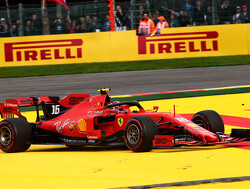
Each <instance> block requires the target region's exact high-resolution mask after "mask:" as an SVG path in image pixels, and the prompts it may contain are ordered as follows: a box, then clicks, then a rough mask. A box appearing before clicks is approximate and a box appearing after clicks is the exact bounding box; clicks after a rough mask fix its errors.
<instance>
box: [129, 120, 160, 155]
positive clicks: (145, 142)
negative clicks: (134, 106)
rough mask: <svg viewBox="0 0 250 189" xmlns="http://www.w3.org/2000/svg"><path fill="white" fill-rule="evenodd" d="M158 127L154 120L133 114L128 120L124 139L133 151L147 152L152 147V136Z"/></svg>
mask: <svg viewBox="0 0 250 189" xmlns="http://www.w3.org/2000/svg"><path fill="white" fill-rule="evenodd" d="M157 132H158V129H157V126H156V123H155V121H154V120H153V119H152V118H150V117H147V116H135V117H132V118H131V119H129V120H128V122H127V124H126V127H125V130H124V140H125V143H126V145H127V147H128V148H129V149H131V150H132V151H134V152H148V151H150V150H152V148H153V140H154V136H155V135H156V134H157Z"/></svg>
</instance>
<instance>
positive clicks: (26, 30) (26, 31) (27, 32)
mask: <svg viewBox="0 0 250 189" xmlns="http://www.w3.org/2000/svg"><path fill="white" fill-rule="evenodd" d="M24 35H26V36H29V35H31V21H30V20H27V22H26V26H25V28H24Z"/></svg>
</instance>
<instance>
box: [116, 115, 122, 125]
mask: <svg viewBox="0 0 250 189" xmlns="http://www.w3.org/2000/svg"><path fill="white" fill-rule="evenodd" d="M117 121H118V125H119V126H120V127H121V126H122V125H123V118H122V117H119V118H118V119H117Z"/></svg>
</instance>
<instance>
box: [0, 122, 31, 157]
mask: <svg viewBox="0 0 250 189" xmlns="http://www.w3.org/2000/svg"><path fill="white" fill-rule="evenodd" d="M31 142H32V128H31V126H30V125H29V123H28V122H27V121H26V120H25V119H21V118H11V119H5V120H3V121H1V122H0V149H1V150H2V151H4V152H8V153H11V152H24V151H26V150H28V149H29V147H30V145H31Z"/></svg>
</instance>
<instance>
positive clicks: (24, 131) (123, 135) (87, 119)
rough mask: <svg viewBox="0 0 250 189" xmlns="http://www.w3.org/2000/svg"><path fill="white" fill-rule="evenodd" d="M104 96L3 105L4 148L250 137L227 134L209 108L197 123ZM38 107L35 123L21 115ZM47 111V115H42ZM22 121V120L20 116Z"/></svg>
mask: <svg viewBox="0 0 250 189" xmlns="http://www.w3.org/2000/svg"><path fill="white" fill-rule="evenodd" d="M99 91H100V93H101V94H100V95H97V96H93V97H91V96H90V95H89V94H70V95H68V96H66V97H64V98H63V99H61V100H60V98H59V97H56V96H46V97H30V98H18V99H8V100H6V102H5V103H0V112H1V116H2V118H3V119H4V120H2V121H1V122H0V148H1V150H2V151H4V152H23V151H26V150H27V149H28V148H29V147H30V145H31V144H63V145H66V146H68V147H75V146H84V145H107V144H111V143H117V142H125V144H126V146H127V147H128V148H129V149H131V150H132V151H134V152H147V151H150V150H151V149H152V148H154V147H175V146H183V145H211V144H223V143H233V142H241V141H245V140H249V139H250V129H249V130H247V129H233V130H232V133H231V135H226V134H224V123H223V120H222V118H221V117H220V115H219V114H218V113H216V112H215V111H212V110H206V111H201V112H198V113H196V114H195V115H194V116H193V118H192V119H191V120H188V119H186V118H185V117H182V116H181V115H178V114H176V113H175V112H173V113H160V112H157V110H158V107H156V106H155V107H154V108H153V109H152V110H144V109H143V107H142V106H141V105H140V104H139V103H138V102H137V101H127V102H111V100H110V97H109V95H108V94H107V91H109V89H100V90H99ZM29 106H34V107H36V113H37V118H36V121H35V123H29V122H28V121H27V120H26V118H25V117H24V116H23V115H22V114H21V113H20V108H22V107H29ZM39 108H42V111H43V115H39ZM14 117H18V118H14Z"/></svg>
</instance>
